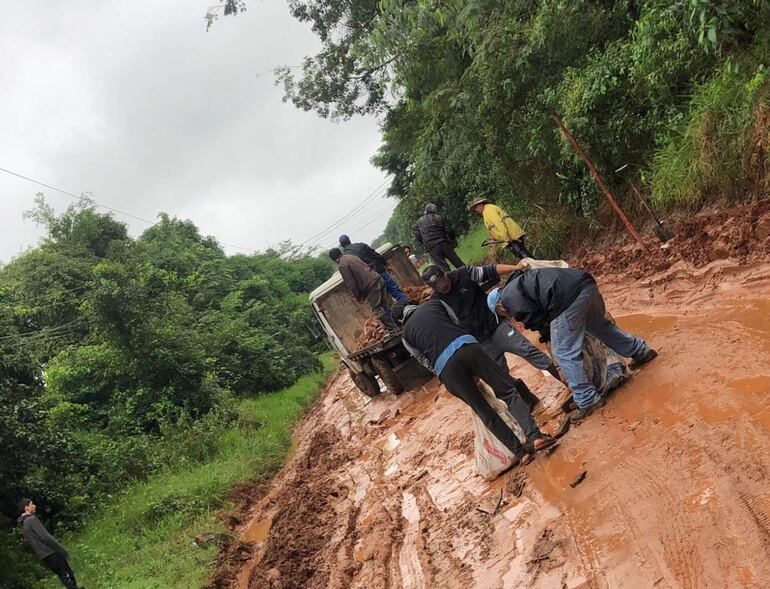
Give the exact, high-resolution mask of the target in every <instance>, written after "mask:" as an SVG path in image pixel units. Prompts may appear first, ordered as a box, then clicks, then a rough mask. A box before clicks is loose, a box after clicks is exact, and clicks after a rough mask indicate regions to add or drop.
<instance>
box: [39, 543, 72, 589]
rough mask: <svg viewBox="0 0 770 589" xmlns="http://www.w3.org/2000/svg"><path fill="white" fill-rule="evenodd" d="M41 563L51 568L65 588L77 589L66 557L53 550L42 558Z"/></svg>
mask: <svg viewBox="0 0 770 589" xmlns="http://www.w3.org/2000/svg"><path fill="white" fill-rule="evenodd" d="M43 564H44V565H45V566H47V567H48V568H49V569H51V570H52V571H53V572H54V573H55V574H56V576H57V577H59V580H60V581H61V582H62V584H63V585H64V586H65V587H66V588H67V589H78V583H77V581H76V580H75V573H73V572H72V569H71V568H70V565H69V563H68V562H67V558H66V557H65V556H64V555H63V554H59V553H58V552H54V553H53V554H49V555H48V556H46V557H45V558H44V559H43Z"/></svg>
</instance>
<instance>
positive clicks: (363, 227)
mask: <svg viewBox="0 0 770 589" xmlns="http://www.w3.org/2000/svg"><path fill="white" fill-rule="evenodd" d="M392 212H393V209H385V210H384V211H380V212H379V213H377V214H376V215H375V216H374V217H372V218H370V219H369V220H368V221H367V222H366V223H364V224H363V225H361V226H359V227H356V228H355V229H353V230H352V231H350V234H351V235H352V234H355V233H357V232H359V231H361V230H363V229H366V228H367V227H369V225H371V224H372V223H374V222H375V221H376V220H377V219H379V218H380V217H382V216H383V215H385V214H387V213H392ZM338 245H339V244H337V243H332V244H329V245H328V246H326V247H324V248H319V249H321V250H322V251H323V250H325V249H326V250H328V249H331V248H333V247H336V246H338Z"/></svg>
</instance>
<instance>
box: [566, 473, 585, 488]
mask: <svg viewBox="0 0 770 589" xmlns="http://www.w3.org/2000/svg"><path fill="white" fill-rule="evenodd" d="M587 475H588V471H585V470H581V471H580V472H579V473H578V474H577V476H575V478H574V479H572V482H571V483H570V484H569V486H570V487H572V488H573V489H574V488H575V487H577V486H578V485H579V484H580V483H582V482H583V481H584V480H585V479H586V476H587Z"/></svg>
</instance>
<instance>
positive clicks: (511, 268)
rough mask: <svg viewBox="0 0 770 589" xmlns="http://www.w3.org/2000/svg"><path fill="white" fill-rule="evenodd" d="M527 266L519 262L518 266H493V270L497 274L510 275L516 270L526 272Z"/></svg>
mask: <svg viewBox="0 0 770 589" xmlns="http://www.w3.org/2000/svg"><path fill="white" fill-rule="evenodd" d="M527 267H528V266H527V265H526V264H525V263H523V262H519V263H518V264H513V265H511V264H497V265H496V266H495V270H497V273H498V274H510V273H511V272H515V271H516V270H526V269H527Z"/></svg>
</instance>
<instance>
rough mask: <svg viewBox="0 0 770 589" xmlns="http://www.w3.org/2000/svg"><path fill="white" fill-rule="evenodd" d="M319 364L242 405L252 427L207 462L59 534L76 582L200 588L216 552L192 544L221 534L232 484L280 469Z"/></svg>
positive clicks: (227, 438) (147, 485)
mask: <svg viewBox="0 0 770 589" xmlns="http://www.w3.org/2000/svg"><path fill="white" fill-rule="evenodd" d="M322 360H323V366H324V368H323V371H322V372H320V373H316V374H311V375H308V376H305V377H303V378H301V379H300V380H299V381H298V382H297V383H296V384H294V385H293V386H291V387H289V388H288V389H285V390H283V391H280V392H278V393H273V394H269V395H262V396H259V397H257V398H254V399H248V400H245V401H243V403H242V404H241V411H242V414H243V415H244V420H243V421H244V423H249V424H251V425H250V427H234V428H231V429H228V430H225V431H223V432H222V435H221V437H220V439H219V447H218V452H217V453H216V455H215V456H214V458H213V459H212V460H211V461H209V462H207V463H205V464H197V465H193V466H189V465H187V466H183V467H178V468H174V469H171V470H169V471H168V472H166V473H163V474H160V475H158V476H156V477H153V478H151V479H150V480H148V481H145V482H141V483H137V484H136V485H135V486H134V487H132V488H130V489H129V490H128V491H127V492H126V493H125V494H123V495H121V496H120V497H119V498H118V499H116V500H113V501H111V502H110V503H109V504H107V505H105V506H104V507H103V508H102V509H101V510H100V511H99V513H98V514H97V516H96V517H94V518H93V519H91V521H90V522H89V523H88V525H87V526H86V527H85V529H84V530H83V531H81V532H79V533H77V534H74V535H72V536H70V537H66V536H65V537H64V538H63V544H64V545H65V546H67V547H68V548H69V549H70V562H71V564H72V566H73V569H74V570H75V573H76V574H77V576H78V581H79V582H81V581H82V583H83V585H85V586H86V587H88V588H89V589H91V588H98V589H109V588H115V589H118V588H120V589H151V588H163V589H166V588H179V589H191V588H194V587H200V586H201V584H202V583H203V581H204V580H205V579H206V578H207V576H208V574H209V572H210V570H211V567H212V565H213V562H214V559H215V557H216V548H215V547H210V548H206V549H201V548H198V547H196V546H194V545H193V543H192V540H193V538H194V537H195V536H196V535H197V534H199V533H201V532H224V531H225V529H224V527H223V526H222V524H221V523H220V522H219V521H218V519H217V516H216V512H217V510H219V509H221V508H222V507H225V506H226V503H227V500H226V497H227V494H228V492H229V491H230V489H231V488H232V487H233V486H234V485H235V484H236V483H238V482H241V481H245V480H247V479H253V478H267V477H269V476H271V475H272V474H273V473H275V471H276V470H277V469H278V468H279V467H280V466H281V464H282V463H283V461H284V460H285V458H286V454H287V452H288V450H289V447H290V445H291V434H292V427H293V425H294V423H295V422H296V421H297V419H298V418H299V417H300V416H301V415H302V412H303V411H304V409H305V408H306V407H307V406H308V405H309V404H310V403H311V402H312V401H313V400H314V399H315V398H316V395H317V393H318V391H319V390H320V388H321V386H322V385H323V383H324V381H325V379H326V378H327V376H328V375H329V374H330V373H331V372H332V371H333V370H334V369H335V368H336V362H335V361H334V360H333V359H332V356H331V355H330V354H327V355H324V356H323V357H322ZM57 582H58V581H57ZM57 582H54V579H53V578H51V577H49V578H48V579H46V582H45V584H44V585H43V587H46V588H47V589H48V588H50V589H53V588H54V587H59V586H60V585H58V584H57Z"/></svg>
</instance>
